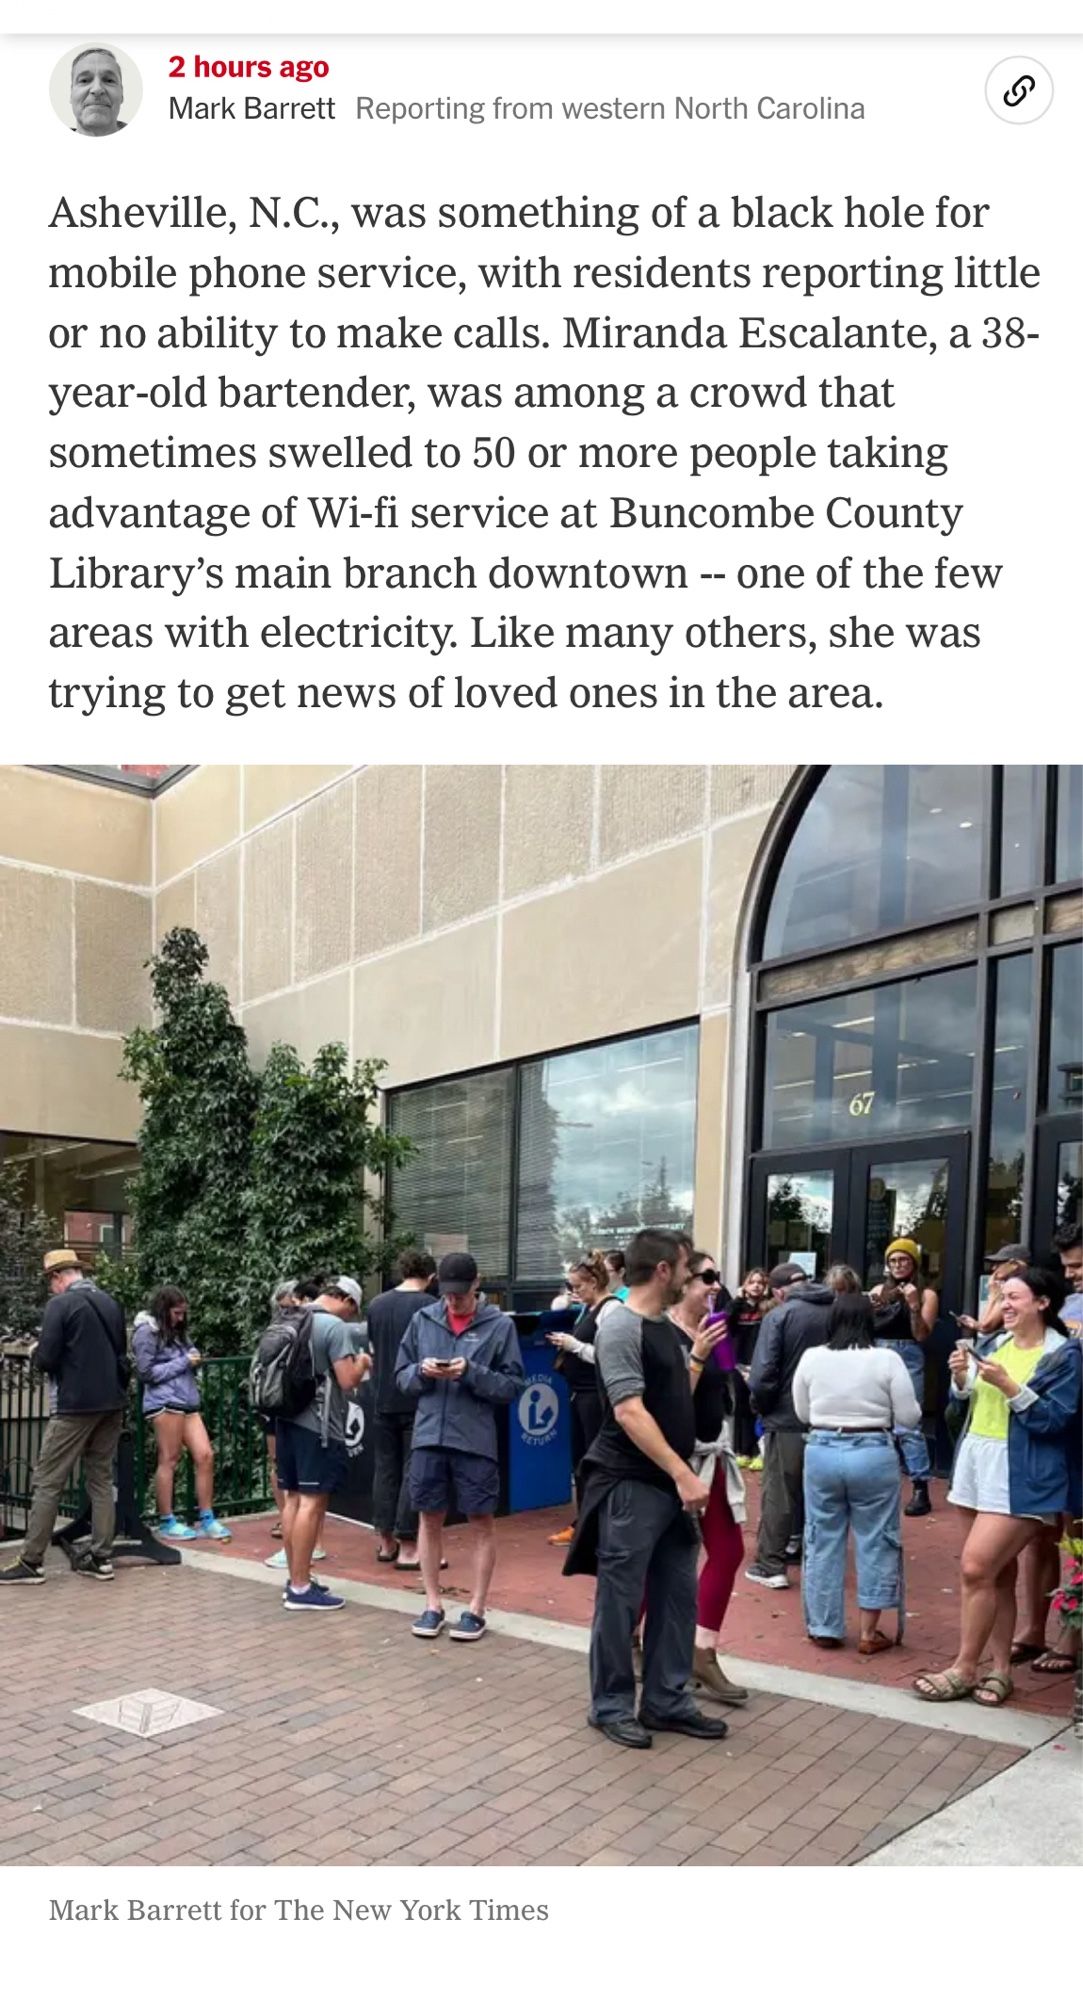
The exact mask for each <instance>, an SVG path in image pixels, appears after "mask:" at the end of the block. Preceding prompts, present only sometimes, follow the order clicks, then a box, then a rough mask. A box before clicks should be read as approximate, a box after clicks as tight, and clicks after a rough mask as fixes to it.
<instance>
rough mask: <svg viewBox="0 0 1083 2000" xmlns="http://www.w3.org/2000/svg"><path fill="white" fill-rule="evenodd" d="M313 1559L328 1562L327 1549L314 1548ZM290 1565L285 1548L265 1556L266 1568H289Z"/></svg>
mask: <svg viewBox="0 0 1083 2000" xmlns="http://www.w3.org/2000/svg"><path fill="white" fill-rule="evenodd" d="M312 1561H313V1562H314V1563H322V1562H326V1561H327V1550H326V1549H313V1551H312ZM289 1566H290V1559H289V1557H288V1555H287V1554H286V1551H285V1549H276V1550H275V1552H274V1555H273V1556H264V1558H263V1567H264V1569H288V1568H289Z"/></svg>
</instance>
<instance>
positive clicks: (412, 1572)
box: [380, 1556, 447, 1576]
mask: <svg viewBox="0 0 1083 2000" xmlns="http://www.w3.org/2000/svg"><path fill="white" fill-rule="evenodd" d="M380 1560H381V1562H386V1561H387V1557H386V1556H381V1558H380ZM395 1568H396V1569H397V1570H403V1571H405V1572H406V1573H407V1575H409V1576H416V1575H417V1573H418V1571H419V1570H420V1568H421V1558H420V1556H418V1558H417V1560H416V1561H415V1562H412V1563H411V1562H405V1563H404V1562H398V1561H396V1563H395ZM440 1568H441V1569H446V1568H447V1557H446V1556H442V1557H441V1559H440Z"/></svg>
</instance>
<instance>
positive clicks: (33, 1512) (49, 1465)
mask: <svg viewBox="0 0 1083 2000" xmlns="http://www.w3.org/2000/svg"><path fill="white" fill-rule="evenodd" d="M123 1423H124V1412H123V1410H105V1411H101V1410H96V1411H91V1412H90V1413H89V1414H88V1415H86V1416H80V1417H50V1419H49V1421H48V1423H47V1424H46V1426H45V1436H44V1438H43V1439H42V1445H41V1454H40V1456H39V1458H38V1462H37V1464H36V1466H35V1467H34V1499H33V1505H32V1506H31V1509H30V1519H29V1521H28V1522H27V1524H26V1536H25V1539H24V1541H23V1561H24V1562H29V1563H40V1562H41V1561H42V1560H43V1558H44V1555H45V1551H46V1549H47V1548H48V1546H49V1542H50V1540H51V1538H52V1533H53V1529H54V1528H55V1526H56V1517H57V1514H58V1512H59V1511H60V1496H61V1494H62V1493H63V1491H64V1488H65V1486H66V1485H67V1483H68V1480H69V1479H70V1478H71V1475H72V1473H73V1472H74V1470H75V1468H76V1466H77V1465H78V1463H79V1460H80V1459H82V1461H83V1479H84V1482H85V1484H86V1490H87V1498H88V1499H89V1501H90V1521H91V1533H90V1546H91V1549H92V1550H93V1552H94V1554H95V1555H96V1556H100V1557H101V1558H102V1560H103V1561H107V1560H108V1559H109V1557H110V1556H111V1555H112V1553H113V1529H114V1527H115V1525H116V1507H115V1505H114V1501H113V1460H114V1458H115V1456H116V1449H117V1445H118V1444H119V1442H120V1433H121V1429H122V1427H123Z"/></svg>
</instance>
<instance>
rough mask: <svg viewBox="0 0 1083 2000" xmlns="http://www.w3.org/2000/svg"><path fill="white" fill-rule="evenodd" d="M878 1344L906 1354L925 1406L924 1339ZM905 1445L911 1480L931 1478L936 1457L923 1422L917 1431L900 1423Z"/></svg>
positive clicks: (920, 1403)
mask: <svg viewBox="0 0 1083 2000" xmlns="http://www.w3.org/2000/svg"><path fill="white" fill-rule="evenodd" d="M876 1345H877V1347H890V1349H891V1352H892V1353H893V1354H898V1355H901V1356H902V1359H903V1362H904V1363H905V1366H906V1370H907V1373H908V1375H909V1377H910V1380H911V1382H912V1383H913V1385H914V1394H915V1396H916V1397H917V1399H918V1408H919V1409H924V1407H925V1349H924V1348H923V1346H922V1344H921V1342H920V1340H878V1341H877V1343H876ZM895 1436H896V1437H897V1438H898V1440H899V1443H900V1444H901V1446H902V1455H903V1464H904V1465H905V1467H906V1470H907V1472H908V1473H909V1474H910V1477H911V1479H928V1477H929V1475H930V1473H931V1472H932V1469H933V1467H932V1460H931V1459H930V1457H929V1447H928V1445H927V1443H926V1441H925V1432H924V1431H923V1430H922V1429H921V1427H920V1425H919V1426H918V1428H917V1430H913V1431H907V1430H903V1428H902V1425H901V1424H900V1426H899V1428H898V1430H897V1431H896V1432H895Z"/></svg>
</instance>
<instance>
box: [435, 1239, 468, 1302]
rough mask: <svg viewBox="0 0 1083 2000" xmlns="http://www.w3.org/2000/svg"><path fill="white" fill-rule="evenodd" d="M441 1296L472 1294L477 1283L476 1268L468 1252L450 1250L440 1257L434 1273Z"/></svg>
mask: <svg viewBox="0 0 1083 2000" xmlns="http://www.w3.org/2000/svg"><path fill="white" fill-rule="evenodd" d="M436 1276H437V1280H438V1282H439V1285H440V1291H441V1295H442V1296H443V1297H445V1298H446V1297H447V1296H448V1294H449V1293H450V1294H451V1295H452V1297H454V1296H455V1295H456V1294H461V1293H463V1292H472V1291H473V1289H474V1286H475V1285H476V1284H477V1281H478V1267H477V1264H476V1263H475V1261H474V1259H473V1257H471V1255H470V1252H469V1251H468V1250H451V1251H449V1252H448V1255H447V1256H446V1257H441V1259H440V1266H439V1269H438V1271H437V1273H436Z"/></svg>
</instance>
